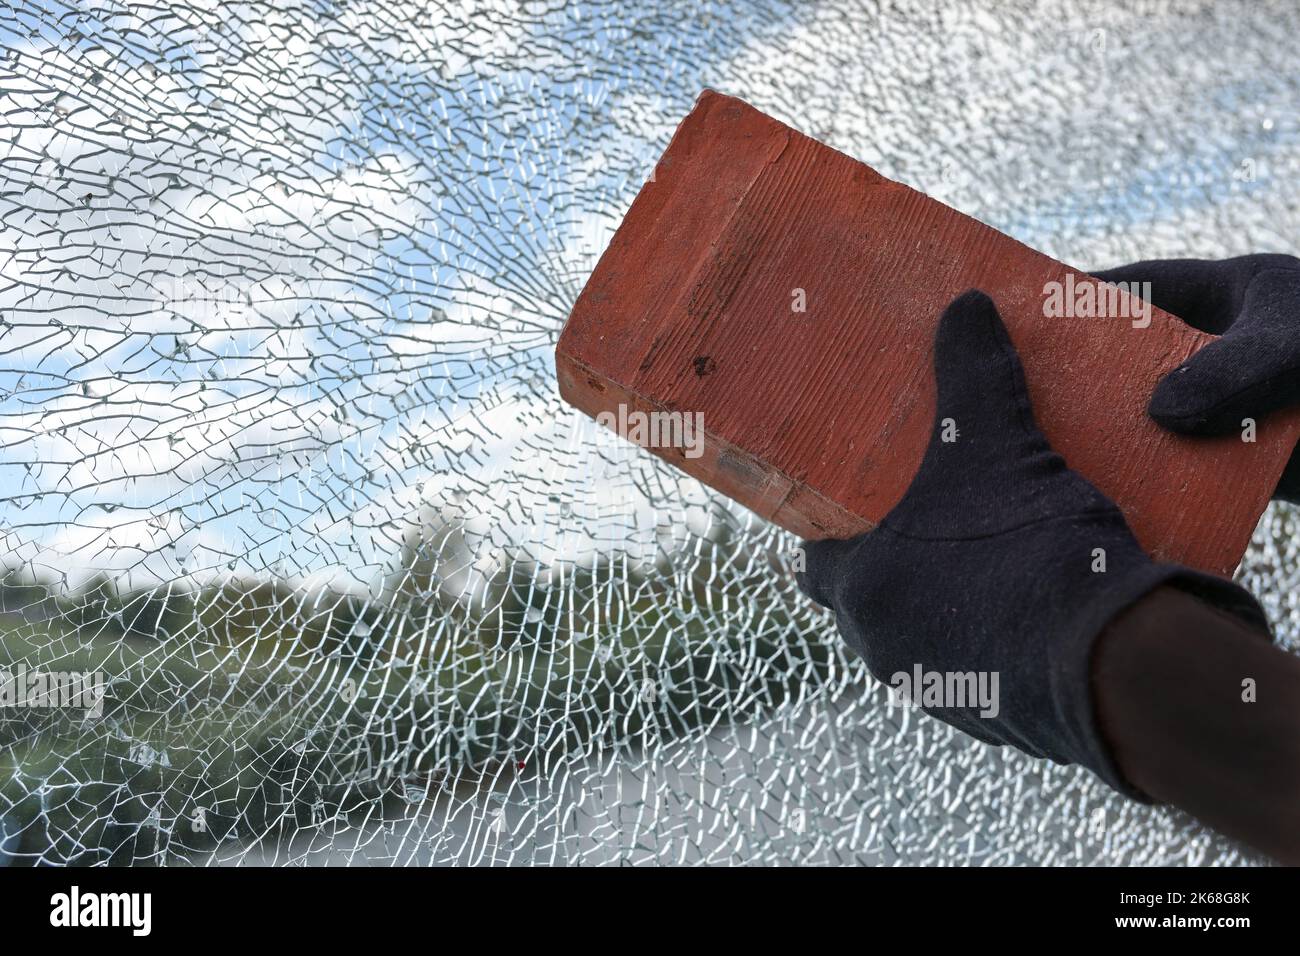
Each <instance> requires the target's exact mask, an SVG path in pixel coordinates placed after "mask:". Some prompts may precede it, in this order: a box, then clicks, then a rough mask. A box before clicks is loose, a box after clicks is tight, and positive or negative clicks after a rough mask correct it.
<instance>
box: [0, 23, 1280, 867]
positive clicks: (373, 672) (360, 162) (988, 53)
mask: <svg viewBox="0 0 1300 956" xmlns="http://www.w3.org/2000/svg"><path fill="white" fill-rule="evenodd" d="M1297 19H1298V16H1297V12H1296V11H1295V10H1294V9H1292V8H1289V7H1284V6H1277V7H1274V6H1273V5H1268V4H1256V5H1251V6H1249V7H1234V8H1233V9H1232V10H1231V11H1230V12H1227V11H1222V10H1216V9H1215V8H1213V7H1212V6H1211V5H1210V4H1208V3H1206V4H1201V3H1169V4H1165V3H1139V4H1133V5H1130V7H1129V8H1128V9H1121V8H1119V7H1118V6H1117V5H1111V4H1101V3H1098V4H1083V5H1079V4H1074V3H1070V4H1067V3H1051V2H1048V3H1023V4H1018V3H999V4H996V5H993V4H973V3H952V4H933V3H929V2H918V3H895V4H890V5H889V6H888V9H887V10H882V9H878V8H876V7H875V6H873V5H864V4H859V3H839V2H826V3H815V4H813V3H794V2H790V3H780V2H772V0H758V2H752V3H740V2H737V3H721V2H694V3H690V4H676V3H673V4H668V3H662V4H656V3H651V4H628V5H622V4H614V3H609V4H600V5H594V6H593V5H576V4H575V5H566V4H561V3H541V2H536V3H515V2H509V3H507V2H504V0H501V2H493V0H474V2H464V3H459V4H455V5H448V6H446V7H443V6H439V5H429V4H425V3H414V2H395V0H383V2H377V0H376V2H369V0H349V2H334V0H307V2H287V0H286V2H276V3H269V2H248V3H238V2H223V3H218V2H216V0H194V2H188V3H172V2H150V0H144V2H139V3H131V4H129V5H127V4H120V3H109V2H85V3H62V2H58V0H39V2H38V3H30V2H24V0H19V2H17V3H14V2H13V0H0V48H2V49H3V60H0V155H3V164H2V166H0V178H2V180H3V186H2V188H0V561H3V564H2V565H0V664H2V665H3V666H4V667H6V668H8V669H10V670H11V671H13V670H17V669H19V668H27V669H28V670H29V671H31V672H41V673H57V674H81V675H99V676H101V677H102V680H103V683H102V684H95V683H93V682H89V681H88V682H87V684H86V685H85V686H84V687H82V688H81V690H83V691H85V692H86V693H85V694H84V695H83V697H82V698H80V699H79V704H80V706H77V707H70V706H60V707H21V708H12V709H8V710H6V711H5V712H4V715H3V720H2V722H0V859H2V860H4V861H8V862H14V863H36V862H41V863H113V864H126V863H133V862H134V863H145V862H149V863H153V862H167V863H173V864H202V863H208V862H222V863H241V862H245V863H253V862H256V863H273V864H294V863H324V862H329V863H347V862H362V861H364V862H371V863H391V864H403V863H452V862H455V863H466V864H471V863H497V864H506V863H511V864H518V863H614V862H637V863H640V862H652V861H654V862H661V863H700V862H710V863H724V862H747V863H775V862H798V863H837V862H852V861H861V862H870V863H908V864H922V863H974V864H990V863H993V864H1011V863H1037V864H1065V863H1089V864H1097V863H1106V864H1119V863H1138V864H1176V863H1206V864H1210V863H1217V864H1224V863H1240V862H1250V861H1254V860H1255V859H1256V858H1255V857H1253V856H1251V855H1250V854H1248V853H1246V852H1244V851H1242V850H1241V849H1239V848H1238V847H1236V846H1234V845H1233V844H1232V843H1230V842H1229V841H1227V840H1225V839H1223V838H1221V837H1218V836H1216V835H1214V834H1212V833H1210V832H1208V831H1206V830H1205V829H1203V828H1201V827H1199V826H1198V825H1196V824H1195V823H1194V822H1192V821H1190V820H1189V819H1188V818H1187V817H1185V816H1182V815H1180V814H1178V813H1176V812H1174V811H1170V810H1165V809H1153V808H1150V807H1144V806H1139V805H1137V804H1135V803H1130V802H1127V801H1125V800H1124V799H1123V798H1121V797H1119V796H1116V795H1114V794H1111V793H1109V792H1108V791H1107V790H1106V789H1105V788H1104V787H1103V786H1102V785H1101V784H1100V783H1098V782H1097V781H1096V780H1094V779H1093V778H1092V777H1091V776H1089V775H1088V774H1087V773H1086V772H1083V771H1079V770H1076V769H1074V768H1062V767H1057V766H1053V765H1050V764H1048V763H1045V762H1042V761H1034V760H1031V759H1029V758H1027V757H1024V756H1022V755H1020V754H1018V753H1012V752H1002V751H999V750H996V749H992V748H988V747H985V746H982V745H980V744H978V743H975V742H974V741H972V740H970V739H968V738H965V737H963V736H961V735H959V734H957V733H955V732H954V731H952V730H951V729H949V728H948V727H947V726H946V725H944V724H941V723H939V722H937V721H934V720H931V719H929V718H927V717H924V716H922V715H919V714H916V713H912V712H909V711H906V710H901V709H898V708H896V707H895V708H891V707H890V706H889V701H888V695H887V694H886V692H885V689H884V688H882V687H881V686H879V685H878V684H877V683H875V682H874V681H873V680H872V679H871V678H870V677H869V676H868V675H867V673H866V671H865V669H864V668H863V667H862V666H861V664H860V663H859V662H857V661H856V660H853V659H851V658H850V657H849V656H848V655H847V654H846V653H845V651H844V650H843V649H842V648H841V647H840V644H839V642H838V640H837V638H836V636H835V633H834V627H833V622H832V621H831V620H830V619H829V617H828V615H826V614H824V613H821V612H820V611H819V610H817V609H816V608H814V607H813V606H812V605H811V604H810V603H809V602H807V601H805V600H803V599H802V598H801V597H800V596H799V595H798V594H797V591H796V589H795V588H794V585H793V583H792V579H791V576H790V574H789V573H788V570H787V567H786V565H787V563H788V559H789V555H790V552H791V549H792V548H794V547H795V546H796V545H797V541H795V540H794V539H793V538H791V537H790V536H789V535H787V534H785V533H784V532H780V531H778V530H775V529H774V528H772V527H770V526H768V525H766V524H765V523H764V522H762V521H760V520H758V519H756V518H754V517H753V516H752V515H750V514H749V513H747V512H745V511H743V510H742V509H740V508H738V507H736V506H734V505H731V504H729V503H728V502H727V501H726V500H725V499H722V498H721V497H720V496H718V495H717V494H715V493H713V492H711V491H709V490H708V489H706V488H704V487H702V486H701V485H699V484H698V483H696V482H695V481H694V480H692V479H689V478H686V477H684V476H683V475H681V474H679V473H677V472H675V471H674V470H673V469H672V468H670V467H669V466H667V465H666V464H664V463H662V462H660V461H658V460H657V459H655V458H653V457H652V456H650V455H647V454H643V453H641V452H640V451H638V450H636V449H634V448H632V447H630V446H626V445H623V444H621V443H619V442H618V441H617V440H614V439H612V438H610V437H608V436H606V435H604V434H603V433H602V432H601V430H600V429H598V428H597V426H595V425H594V424H593V423H591V422H589V421H587V420H585V419H584V418H581V417H580V416H578V415H577V414H576V413H575V412H573V411H572V410H570V409H569V408H567V407H566V406H564V405H563V404H562V403H561V402H560V401H559V399H558V397H557V395H556V389H555V383H554V366H553V356H552V353H553V349H554V344H555V341H556V338H557V336H558V334H559V330H560V327H561V325H562V323H563V321H564V318H565V316H566V315H567V314H568V310H569V308H570V306H571V305H572V303H573V301H574V299H575V298H576V296H577V294H578V292H579V290H580V289H581V287H582V284H583V282H584V281H585V279H586V277H587V276H588V275H589V274H590V272H591V270H592V268H593V267H594V265H595V262H596V259H597V257H598V256H599V254H600V253H601V251H602V250H603V249H604V247H605V245H606V244H607V243H608V241H609V238H610V236H611V235H612V232H613V230H614V228H615V227H616V226H617V224H618V222H619V220H620V217H621V215H622V214H623V213H624V212H625V211H626V209H627V207H628V206H629V204H630V203H631V200H632V198H633V196H634V195H635V194H636V191H637V189H638V188H639V187H640V185H641V183H642V182H643V181H644V179H645V177H646V176H647V175H649V173H650V171H651V170H652V168H653V165H654V162H655V160H656V159H657V157H658V156H659V154H660V153H661V152H662V150H663V149H664V147H665V146H666V145H667V142H668V139H669V137H670V135H671V133H672V130H673V129H674V127H675V125H676V123H677V122H678V121H679V120H680V119H681V118H682V117H683V116H684V115H685V114H686V113H687V112H688V110H689V108H690V106H691V104H692V102H693V101H694V99H695V97H696V95H697V94H698V93H699V91H700V90H701V89H702V88H704V87H706V86H710V87H715V88H718V89H721V90H723V91H725V92H728V93H733V94H736V95H739V96H741V97H743V98H745V99H747V100H748V101H750V102H752V103H754V104H755V105H756V106H758V107H759V108H761V109H764V110H765V111H767V112H770V113H772V114H773V115H775V116H777V117H778V118H780V119H781V120H783V121H784V122H787V123H790V124H791V125H793V126H796V127H798V128H799V129H802V130H804V131H806V132H808V133H810V134H811V135H814V136H816V137H818V138H820V139H822V140H824V141H826V142H829V143H831V144H832V145H834V146H836V147H837V148H839V149H841V150H844V151H846V152H848V153H850V154H852V155H854V156H857V157H859V158H861V159H863V160H864V161H866V162H867V163H869V164H871V165H872V166H874V167H876V168H877V169H879V170H880V171H881V172H883V173H884V174H886V175H888V176H891V177H894V178H897V179H901V180H904V181H906V182H908V183H910V184H913V185H915V186H917V187H919V188H921V189H923V190H925V191H927V192H929V193H930V194H931V195H933V196H935V197H936V198H938V199H940V200H943V201H944V202H947V203H949V204H951V205H954V206H956V207H957V208H959V209H961V210H963V211H965V212H967V213H970V214H971V215H974V216H976V217H977V218H980V219H982V220H984V221H986V222H989V223H991V224H992V225H994V226H996V227H997V228H999V229H1001V230H1003V231H1005V232H1008V233H1010V234H1011V235H1013V236H1015V237H1017V238H1019V239H1021V240H1023V241H1025V242H1027V243H1028V244H1030V245H1032V246H1034V247H1037V248H1039V249H1041V250H1043V251H1045V252H1047V253H1049V254H1051V255H1053V256H1056V257H1058V258H1060V259H1063V260H1065V261H1067V262H1071V263H1074V264H1077V265H1079V266H1081V267H1085V268H1087V267H1100V266H1105V265H1111V264H1114V263H1118V262H1122V261H1127V260H1133V259H1139V258H1150V257H1160V256H1179V255H1202V256H1226V255H1233V254H1239V253H1246V252H1256V251H1265V250H1283V249H1289V248H1290V243H1291V241H1292V239H1293V237H1294V236H1295V235H1296V234H1297V232H1300V208H1297V203H1296V200H1295V198H1294V190H1293V189H1291V188H1289V186H1290V184H1291V183H1292V182H1293V181H1294V175H1295V171H1296V165H1297V159H1298V158H1300V152H1298V144H1300V120H1297V118H1296V116H1295V111H1294V109H1292V108H1291V106H1292V105H1293V104H1294V102H1295V98H1296V96H1297V93H1300V73H1298V72H1297V69H1296V67H1295V65H1294V55H1293V49H1292V44H1291V43H1290V40H1289V38H1290V37H1291V36H1293V35H1295V33H1296V31H1297V29H1300V23H1297V22H1296V21H1297ZM1170 64H1177V67H1178V68H1177V69H1176V70H1175V69H1170V68H1169V65H1170ZM1294 522H1295V517H1294V515H1293V513H1292V512H1291V510H1290V509H1289V508H1287V507H1286V506H1277V505H1275V506H1273V508H1272V509H1271V510H1270V511H1269V513H1268V514H1267V515H1266V517H1265V519H1264V520H1263V522H1262V523H1261V525H1260V528H1259V530H1258V532H1257V534H1256V537H1255V542H1254V544H1253V546H1252V550H1251V552H1250V554H1249V556H1248V557H1247V559H1246V561H1245V564H1244V566H1243V569H1242V571H1241V574H1240V577H1241V579H1242V580H1243V582H1244V583H1245V584H1246V585H1247V586H1248V587H1250V588H1251V589H1252V590H1254V591H1255V593H1257V594H1258V595H1260V597H1261V600H1262V601H1263V602H1264V604H1265V606H1266V608H1267V610H1268V611H1269V613H1270V615H1271V617H1272V620H1273V622H1274V624H1275V626H1276V627H1277V629H1278V631H1279V632H1280V634H1281V635H1282V640H1283V641H1284V642H1286V643H1287V644H1288V646H1290V647H1292V648H1295V647H1296V646H1297V638H1296V635H1297V631H1296V622H1297V604H1296V598H1295V594H1296V588H1295V573H1296V572H1295V571H1294V570H1293V569H1294V568H1295V567H1296V561H1295V545H1294V541H1295V531H1296V528H1295V524H1294ZM96 688H98V690H96ZM96 695H98V697H96ZM96 700H98V704H96Z"/></svg>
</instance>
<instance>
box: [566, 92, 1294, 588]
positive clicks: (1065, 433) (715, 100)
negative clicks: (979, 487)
mask: <svg viewBox="0 0 1300 956" xmlns="http://www.w3.org/2000/svg"><path fill="white" fill-rule="evenodd" d="M1070 271H1071V270H1070V269H1068V268H1067V267H1066V266H1064V265H1062V264H1061V263H1059V262H1056V261H1054V260H1053V259H1050V258H1048V257H1047V256H1044V255H1042V254H1040V253H1038V252H1035V251H1034V250H1032V249H1029V248H1028V247H1026V246H1024V245H1023V244H1021V243H1019V242H1017V241H1015V240H1014V239H1011V238H1009V237H1008V236H1005V235H1003V234H1002V233H1000V232H997V231H996V230H994V229H992V228H990V227H988V226H986V225H984V224H982V223H980V222H977V221H976V220H974V219H971V218H970V217H968V216H965V215H962V214H961V213H958V212H956V211H955V210H953V209H950V208H949V207H947V206H945V205H943V204H942V203H939V202H936V201H935V200H933V199H930V198H928V197H926V196H924V195H922V194H921V193H919V192H917V191H915V190H913V189H910V188H909V187H907V186H904V185H902V184H901V183H896V182H892V181H890V180H888V179H885V178H884V177H883V176H881V175H880V174H879V173H877V172H875V171H874V170H872V169H871V168H869V167H868V166H866V165H864V164H862V163H860V162H858V161H856V160H854V159H852V158H850V157H848V156H845V155H844V154H842V153H839V152H837V151H835V150H833V149H831V148H830V147H827V146H825V145H822V144H821V143H818V142H816V141H814V140H812V139H810V138H808V137H807V136H804V135H802V134H800V133H798V132H796V131H795V130H793V129H790V128H789V127H787V126H785V125H783V124H782V123H779V122H777V121H776V120H774V119H772V118H771V117H769V116H766V115H764V114H762V113H760V112H759V111H757V110H755V109H753V108H752V107H750V106H748V105H747V104H745V103H743V102H741V101H740V100H737V99H734V98H731V97H727V96H722V95H720V94H718V93H714V92H712V91H706V92H705V93H704V94H702V95H701V96H700V98H699V100H698V101H697V103H696V105H695V108H694V110H693V111H692V112H691V114H690V115H689V116H688V117H687V118H686V119H685V120H684V121H683V122H682V124H681V126H680V127H678V129H677V132H676V134H675V135H674V137H673V140H672V142H671V144H670V145H669V147H668V150H667V152H665V153H664V155H663V157H662V158H661V159H660V161H659V164H658V167H657V168H656V171H655V176H654V178H653V179H652V180H651V181H650V182H648V183H647V184H646V185H645V187H644V188H643V189H642V190H641V192H640V194H639V195H638V196H637V198H636V201H635V202H634V203H633V205H632V208H631V210H630V211H629V212H628V214H627V217H626V218H625V219H624V221H623V223H622V225H621V226H620V227H619V229H618V232H617V233H616V234H615V236H614V239H613V241H612V242H611V243H610V246H609V248H608V249H607V250H606V251H605V254H604V255H603V256H602V257H601V260H600V263H599V264H598V265H597V267H596V270H595V272H594V273H593V274H592V276H591V278H590V280H589V281H588V282H587V285H586V287H585V288H584V289H583V292H582V294H581V296H579V298H578V301H577V303H576V305H575V306H574V309H573V313H572V315H570V317H569V320H568V323H567V324H566V325H565V327H564V332H563V334H562V335H561V336H560V341H559V345H558V347H557V352H556V367H557V371H558V375H559V382H560V392H561V394H562V395H563V397H564V398H565V399H566V400H567V401H569V402H571V403H572V404H573V405H575V406H577V407H578V408H579V409H581V410H583V411H585V412H587V413H588V414H591V415H593V416H594V415H597V414H598V413H600V412H601V411H614V410H616V409H617V408H618V405H619V404H620V403H624V404H625V405H626V406H627V407H628V408H629V409H633V410H642V411H649V410H679V411H690V412H693V411H700V412H702V413H703V416H704V418H703V420H704V426H705V432H706V442H705V452H704V454H703V456H702V457H700V458H695V459H692V458H687V457H685V456H684V455H683V454H682V453H681V451H680V450H671V449H669V450H665V449H659V450H656V453H657V454H661V455H663V456H664V457H665V458H666V459H667V460H669V461H671V462H672V463H673V464H674V465H676V466H678V467H680V468H682V469H683V470H685V471H686V472H688V473H690V474H692V475H694V476H696V477H697V478H699V479H701V480H702V481H704V482H706V483H707V484H709V485H712V486H713V487H715V488H717V489H719V490H720V491H722V492H724V493H725V494H727V495H729V496H731V497H732V498H734V499H736V500H737V501H739V502H741V503H742V504H744V505H746V506H747V507H749V508H751V509H753V510H754V511H756V512H757V513H758V514H760V515H762V516H763V517H765V518H768V519H770V520H772V521H774V522H776V523H777V524H779V525H781V526H782V527H784V528H787V529H789V530H791V531H793V532H795V533H797V534H799V535H802V536H807V537H828V536H829V537H843V536H847V535H851V534H854V533H857V532H860V531H864V530H867V529H869V528H871V527H872V526H873V525H874V524H875V522H877V521H879V520H880V518H881V517H882V516H884V515H885V514H886V513H887V512H888V511H889V509H890V508H891V507H892V506H893V505H894V503H895V502H897V501H898V499H899V498H900V497H901V496H902V494H903V492H904V491H905V490H906V488H907V486H908V484H909V483H910V481H911V479H912V476H913V475H914V474H915V472H916V468H917V466H918V465H919V464H920V460H921V455H922V453H923V451H924V449H925V446H926V443H927V441H928V440H929V435H930V431H931V427H932V420H933V414H934V382H933V378H934V375H933V369H932V355H931V353H932V348H933V341H934V331H935V326H936V323H937V322H938V319H939V316H940V314H941V313H942V311H943V309H944V307H945V306H946V305H947V304H948V302H949V301H951V300H952V299H953V298H954V297H955V296H956V295H958V294H959V293H960V292H962V291H963V290H965V289H968V288H980V289H983V290H984V291H985V292H987V293H989V294H990V295H991V296H992V297H993V299H994V301H995V302H996V303H997V305H998V308H999V310H1000V311H1001V313H1002V316H1003V319H1004V320H1005V322H1006V324H1007V328H1008V331H1009V332H1010V334H1011V337H1012V340H1013V341H1014V342H1015V344H1016V347H1017V348H1018V349H1019V351H1020V355H1021V358H1022V360H1023V363H1024V366H1025V375H1026V379H1027V382H1028V386H1029V391H1030V397H1031V399H1032V400H1033V403H1034V409H1035V412H1036V414H1037V416H1038V420H1039V423H1040V424H1041V426H1042V427H1043V430H1044V431H1045V432H1046V434H1047V437H1048V438H1049V440H1051V442H1052V444H1053V445H1054V446H1055V447H1056V449H1057V450H1058V451H1059V452H1061V453H1062V454H1063V455H1064V456H1065V458H1066V460H1067V461H1068V462H1069V464H1070V465H1071V466H1073V467H1074V468H1076V469H1078V470H1079V471H1081V472H1082V473H1083V474H1084V475H1086V476H1087V477H1088V478H1089V479H1091V480H1092V481H1093V482H1094V483H1095V484H1096V485H1097V486H1098V487H1099V488H1101V490H1102V491H1104V492H1105V493H1106V494H1108V495H1109V496H1110V497H1111V498H1113V499H1114V500H1115V501H1116V502H1117V503H1118V504H1119V505H1120V507H1121V508H1123V510H1124V512H1125V514H1126V515H1127V517H1128V520H1129V523H1130V524H1131V525H1132V527H1133V530H1134V532H1135V533H1136V534H1137V537H1138V539H1139V540H1140V541H1141V542H1142V544H1143V546H1144V547H1145V548H1146V549H1147V551H1148V552H1149V553H1151V554H1152V555H1154V556H1156V557H1159V558H1164V559H1169V560H1175V561H1181V562H1183V563H1186V564H1190V565H1192V566H1194V567H1198V568H1202V569H1204V570H1207V571H1211V572H1216V573H1220V574H1229V573H1231V572H1232V570H1233V569H1234V568H1235V567H1236V565H1237V563H1238V561H1239V560H1240V558H1241V555H1242V553H1243V552H1244V550H1245V547H1246V544H1247V543H1248V541H1249V538H1250V535H1251V533H1252V531H1253V530H1254V527H1255V524H1256V521H1257V520H1258V518H1259V515H1260V513H1261V512H1262V510H1263V508H1264V506H1265V505H1266V504H1267V502H1268V498H1269V495H1270V492H1271V490H1272V488H1273V487H1274V486H1275V484H1276V481H1277V478H1278V476H1279V475H1280V474H1281V471H1282V468H1283V465H1284V464H1285V462H1286V459H1287V457H1288V455H1289V453H1290V450H1291V449H1292V448H1293V447H1294V445H1295V442H1296V438H1297V435H1300V414H1297V413H1287V414H1285V415H1280V416H1276V417H1274V418H1271V419H1268V420H1265V421H1264V422H1261V423H1260V426H1259V430H1258V436H1257V437H1258V440H1257V441H1256V442H1255V443H1254V444H1248V443H1244V442H1242V441H1241V440H1240V438H1239V437H1237V436H1229V437H1227V438H1222V439H1213V440H1198V439H1187V438H1181V437H1178V436H1175V435H1171V434H1169V433H1167V432H1165V431H1163V430H1161V429H1160V428H1159V427H1158V426H1156V425H1155V424H1154V423H1153V422H1151V421H1150V419H1149V418H1148V417H1147V415H1146V412H1145V407H1146V403H1147V401H1148V399H1149V397H1150V395H1151V390H1152V388H1153V387H1154V385H1155V383H1156V381H1157V380H1158V379H1159V378H1160V376H1161V375H1163V374H1164V373H1165V372H1167V371H1168V370H1170V369H1172V368H1174V367H1175V366H1176V365H1178V364H1179V363H1180V362H1181V361H1182V360H1183V359H1184V358H1186V357H1187V356H1188V355H1191V354H1192V353H1193V352H1194V351H1196V349H1197V348H1198V347H1200V346H1201V345H1203V344H1204V343H1205V342H1207V341H1209V340H1210V339H1211V337H1210V336H1208V335H1204V334H1202V333H1200V332H1197V331H1195V330H1193V329H1190V328H1188V327H1186V326H1184V325H1183V324H1182V323H1181V322H1179V321H1178V320H1177V319H1175V318H1173V317H1172V316H1169V315H1166V314H1165V313H1163V312H1160V311H1158V310H1153V311H1154V314H1153V317H1152V321H1151V325H1150V326H1149V327H1148V328H1144V329H1143V328H1134V327H1133V325H1132V323H1131V322H1129V321H1127V320H1125V319H1065V318H1046V317H1044V315H1043V302H1044V293H1043V290H1044V286H1045V284H1046V283H1047V282H1049V281H1053V280H1056V281H1065V277H1066V275H1067V273H1069V272H1070ZM1075 281H1076V282H1077V283H1083V282H1093V281H1095V280H1092V279H1089V278H1087V277H1086V276H1085V275H1083V274H1082V273H1078V272H1076V273H1075ZM794 289H803V290H805V293H806V296H807V311H806V312H805V313H802V314H801V313H797V312H794V311H792V302H793V292H792V290H794Z"/></svg>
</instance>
